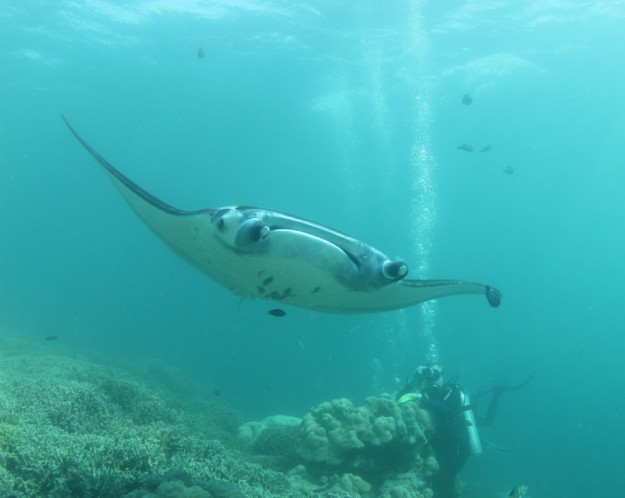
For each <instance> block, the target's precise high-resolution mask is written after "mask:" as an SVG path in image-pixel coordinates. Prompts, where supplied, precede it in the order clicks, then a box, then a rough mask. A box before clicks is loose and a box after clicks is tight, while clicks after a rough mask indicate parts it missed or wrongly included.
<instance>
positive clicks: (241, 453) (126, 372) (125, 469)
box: [0, 339, 437, 498]
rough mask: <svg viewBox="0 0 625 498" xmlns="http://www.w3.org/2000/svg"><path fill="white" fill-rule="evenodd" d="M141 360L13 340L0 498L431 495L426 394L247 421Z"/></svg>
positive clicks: (5, 374)
mask: <svg viewBox="0 0 625 498" xmlns="http://www.w3.org/2000/svg"><path fill="white" fill-rule="evenodd" d="M139 370H140V369H139ZM131 371H135V372H136V371H137V369H136V368H134V369H129V368H122V367H121V366H119V365H118V366H111V364H110V363H106V362H103V361H101V360H100V361H93V360H87V359H85V358H78V357H76V355H75V353H74V354H73V355H72V356H71V357H70V356H68V355H62V354H60V353H59V352H56V353H55V354H50V353H49V352H48V351H44V350H40V349H37V348H36V347H33V345H32V344H25V345H23V346H22V347H20V346H19V344H16V343H15V342H14V341H8V340H7V339H0V498H26V497H39V496H46V497H50V498H57V497H58V498H61V497H63V498H71V497H84V498H91V497H94V498H95V497H98V498H109V497H116V498H118V497H126V498H146V497H148V498H168V497H183V498H184V497H186V498H246V497H249V498H264V497H271V498H287V497H288V498H312V497H319V498H343V497H344V498H359V497H362V498H365V497H366V498H374V497H380V498H403V497H408V496H410V497H414V498H430V497H431V491H430V490H429V488H428V487H427V482H426V480H427V476H428V475H431V473H432V472H435V471H436V467H437V463H436V460H435V459H434V458H433V457H432V456H431V455H429V454H428V453H427V450H426V449H424V443H425V439H426V434H428V431H430V430H431V429H432V426H431V421H430V420H429V417H428V415H427V413H426V412H424V411H423V410H421V409H420V408H419V407H418V405H417V404H416V403H412V402H409V403H404V404H401V405H398V404H397V403H396V402H395V401H394V400H393V399H392V398H391V397H389V396H387V395H383V396H379V397H370V398H367V400H366V402H365V404H364V406H360V407H356V406H354V404H353V403H352V402H351V401H349V400H347V399H338V400H334V401H331V402H326V403H322V404H321V405H319V406H318V407H316V408H314V409H313V410H312V411H311V412H310V413H309V414H307V415H306V416H305V417H304V418H303V419H301V420H300V419H297V418H294V417H285V416H273V417H268V418H266V419H264V420H262V421H260V422H248V423H246V424H241V422H242V417H241V416H240V414H238V413H236V412H234V411H233V410H231V409H229V408H227V407H225V406H222V405H219V404H217V403H215V402H214V400H213V401H206V400H205V399H204V398H202V397H198V396H194V395H192V393H194V392H195V393H197V392H198V391H197V389H196V386H193V387H188V386H187V388H185V387H184V385H183V384H184V379H183V378H182V377H181V376H180V375H178V374H176V373H171V372H167V369H161V368H160V367H156V366H154V365H151V366H150V369H149V375H148V376H147V378H150V379H152V383H151V382H149V381H147V380H146V376H140V375H137V374H136V373H130V372H131ZM155 379H156V380H157V382H156V383H154V382H155Z"/></svg>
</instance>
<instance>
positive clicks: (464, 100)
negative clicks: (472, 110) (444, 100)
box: [462, 93, 473, 105]
mask: <svg viewBox="0 0 625 498" xmlns="http://www.w3.org/2000/svg"><path fill="white" fill-rule="evenodd" d="M471 102H473V97H471V95H469V94H468V93H465V94H464V95H463V96H462V103H463V104H464V105H471Z"/></svg>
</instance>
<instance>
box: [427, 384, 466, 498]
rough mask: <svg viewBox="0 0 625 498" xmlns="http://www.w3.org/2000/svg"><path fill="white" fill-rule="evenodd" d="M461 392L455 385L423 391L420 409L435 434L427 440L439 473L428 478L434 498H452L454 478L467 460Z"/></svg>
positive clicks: (454, 497) (432, 387)
mask: <svg viewBox="0 0 625 498" xmlns="http://www.w3.org/2000/svg"><path fill="white" fill-rule="evenodd" d="M462 393H463V391H462V388H461V387H460V386H458V385H456V384H446V385H444V386H436V385H435V386H431V387H428V388H427V389H425V390H424V392H423V397H422V398H421V402H420V403H421V406H422V407H423V408H425V409H426V410H428V411H429V412H430V413H431V414H432V416H433V417H434V423H435V427H436V433H435V434H434V436H433V437H432V439H431V440H430V444H431V445H432V449H433V450H434V455H435V456H436V460H437V461H438V465H439V470H438V471H437V472H436V473H435V474H434V476H433V478H432V491H434V498H456V497H457V496H458V495H457V493H456V474H458V472H459V471H460V469H462V467H463V466H464V464H465V463H466V461H467V459H468V458H469V457H470V456H471V448H470V445H469V440H468V438H467V427H466V420H465V418H464V415H463V410H464V408H463V406H462V399H461V396H462Z"/></svg>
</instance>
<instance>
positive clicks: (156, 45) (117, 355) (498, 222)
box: [0, 0, 625, 498]
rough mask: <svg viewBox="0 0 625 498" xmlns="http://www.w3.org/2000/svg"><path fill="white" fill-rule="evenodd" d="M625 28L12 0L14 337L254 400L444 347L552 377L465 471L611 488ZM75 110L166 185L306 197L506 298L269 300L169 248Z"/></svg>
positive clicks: (401, 371) (7, 94)
mask: <svg viewBox="0 0 625 498" xmlns="http://www.w3.org/2000/svg"><path fill="white" fill-rule="evenodd" d="M624 22H625V2H622V1H597V2H576V1H558V2H545V1H526V2H513V3H511V2H504V1H497V0H495V1H486V0H484V1H470V0H469V1H456V0H450V1H446V2H433V1H399V0H398V1H396V2H374V1H362V2H361V1H358V2H356V1H354V2H348V1H340V2H339V1H319V2H309V3H305V2H289V1H277V0H274V1H254V0H221V1H193V0H176V1H174V0H145V1H119V2H117V1H105V0H86V1H62V2H41V1H34V0H24V1H20V2H4V3H3V4H2V6H0V334H1V335H2V336H3V337H5V338H6V337H12V338H17V339H19V340H23V341H27V342H32V344H33V345H34V346H33V347H35V345H36V348H37V350H38V351H40V348H41V347H44V348H47V349H48V350H50V352H54V351H55V350H58V351H59V354H61V353H63V354H68V352H69V353H71V352H85V351H89V352H91V353H97V354H98V355H101V356H102V357H110V358H114V359H116V360H119V361H124V362H127V363H129V364H132V363H136V364H140V363H143V362H146V361H158V362H160V363H162V364H164V365H167V366H168V367H171V368H175V369H179V370H180V371H182V372H184V374H185V375H187V376H189V378H191V379H193V380H194V382H196V383H197V386H201V389H202V390H204V391H203V392H205V393H206V396H207V397H210V396H213V397H219V399H220V402H223V403H225V404H227V405H228V406H230V407H233V409H236V410H237V411H239V412H240V413H241V414H243V416H244V418H245V419H248V420H255V419H261V418H263V417H266V416H268V415H273V414H285V415H294V416H299V417H301V416H302V415H303V414H304V413H306V412H307V411H308V410H309V409H310V408H311V407H312V406H314V405H317V404H319V403H321V402H323V401H326V400H331V399H334V398H338V397H347V398H350V399H352V400H355V402H359V401H361V400H363V399H364V398H365V397H366V396H369V395H378V394H380V393H383V392H389V393H392V392H395V391H396V390H397V389H399V388H400V387H401V386H402V385H403V383H404V381H405V379H406V378H407V377H408V376H409V375H410V374H411V373H412V371H413V370H414V368H415V367H416V366H418V365H419V364H421V363H423V362H425V361H427V360H428V359H433V358H436V359H438V360H439V361H440V363H441V364H442V365H443V367H444V369H445V373H446V376H447V377H448V378H451V377H453V376H455V375H459V376H460V377H459V380H458V382H459V383H461V384H462V385H463V386H465V387H467V389H469V391H470V390H476V389H479V388H481V387H484V386H487V385H489V383H492V382H510V383H517V382H520V381H521V380H522V379H524V378H526V377H527V376H528V375H529V374H530V373H531V372H535V376H534V378H533V380H532V381H531V382H530V383H529V384H528V385H527V386H526V387H525V388H524V389H522V390H520V391H518V392H515V393H511V394H510V395H509V396H506V397H505V398H503V399H502V402H501V405H500V408H499V411H498V413H497V420H496V423H495V425H494V426H493V427H491V428H488V429H484V430H483V431H482V435H483V436H484V437H485V438H487V439H488V440H491V441H493V442H494V443H496V444H498V445H500V446H503V447H505V448H507V449H509V450H511V452H509V453H508V452H506V453H501V452H498V451H494V450H492V449H490V448H488V447H486V449H485V452H484V453H483V454H482V455H480V456H479V457H475V458H472V459H471V460H470V461H469V463H468V464H467V466H466V468H465V469H464V470H463V471H462V474H461V475H462V478H463V480H464V481H465V482H468V483H477V484H479V485H482V486H485V487H486V486H487V487H489V488H492V489H496V490H499V491H507V490H509V489H511V488H512V487H513V486H515V485H518V484H521V483H524V484H527V485H529V487H530V494H531V496H532V498H539V497H541V496H545V497H547V496H552V497H553V496H562V497H564V496H566V497H567V498H578V497H579V498H582V497H588V496H618V495H620V494H621V493H622V489H623V485H624V483H625V482H624V478H623V456H624V455H625V423H624V417H625V396H623V391H622V387H623V380H624V379H625V377H624V375H625V374H624V373H623V367H622V364H623V357H624V354H625V338H624V335H623V332H624V331H625V309H624V307H623V295H624V293H623V282H624V281H625V258H624V257H623V255H624V254H625V195H623V191H624V188H623V187H624V186H625V160H624V156H623V137H624V136H625V99H624V98H623V88H624V84H625V63H624V61H623V55H622V47H623V46H624V45H625V32H623V29H622V26H623V23H624ZM200 48H201V52H199V49H200ZM200 55H201V56H200ZM465 95H467V96H469V97H470V98H465V99H463V96H465ZM61 114H65V115H66V116H67V118H68V119H69V120H70V122H71V123H72V124H73V126H74V127H76V129H77V130H78V132H79V133H81V134H82V136H83V137H84V138H85V139H86V140H88V141H89V142H90V143H91V144H92V145H93V146H94V147H95V148H96V150H98V151H99V152H100V153H101V154H102V155H103V156H104V157H105V158H107V159H108V160H109V161H110V162H111V163H112V164H113V165H114V166H116V167H117V168H118V169H119V170H120V171H122V172H123V173H124V174H127V175H128V176H129V177H130V178H132V179H133V180H134V181H136V182H137V183H138V184H140V185H141V186H142V187H144V188H145V189H146V190H148V191H149V192H151V193H153V194H154V195H156V196H157V197H159V198H160V199H162V200H163V201H165V202H167V203H169V204H171V205H173V206H176V207H178V208H180V209H189V210H194V209H201V208H204V207H219V206H224V205H232V204H243V205H252V206H260V207H264V208H268V209H274V210H277V211H281V212H287V213H293V214H296V215H298V216H301V217H303V218H307V219H310V220H314V221H316V222H319V223H322V224H324V225H328V226H331V227H333V228H336V229H339V230H341V231H344V232H346V233H348V234H350V235H352V236H354V237H357V238H359V239H361V240H364V241H366V242H368V243H370V244H372V245H373V246H375V247H377V248H378V249H380V250H381V251H383V252H384V253H386V254H387V255H389V256H390V257H391V258H395V257H399V258H402V259H404V260H405V261H406V262H407V263H408V265H409V267H410V269H411V276H413V277H415V278H431V279H436V278H450V279H463V280H471V281H477V282H484V283H487V284H490V285H493V286H495V287H497V288H498V289H500V290H501V291H502V293H503V301H502V304H501V306H500V307H499V308H498V309H492V308H490V307H489V306H488V304H487V303H486V300H485V299H484V298H483V297H481V296H460V297H452V298H446V299H441V300H439V301H436V302H428V303H426V304H423V305H420V306H415V307H412V308H409V309H406V310H402V311H397V312H391V313H382V314H365V315H351V316H340V315H325V314H320V313H315V312H311V311H306V310H301V309H294V308H288V307H285V308H284V309H285V311H286V316H284V317H274V316H271V315H270V314H268V311H269V310H270V309H272V308H274V307H275V306H276V304H275V303H272V302H270V301H259V300H256V301H249V300H243V301H240V299H239V298H238V297H236V296H234V295H232V294H230V293H229V292H228V291H227V290H225V289H224V288H222V287H220V286H218V285H217V284H216V283H214V282H213V281H211V280H209V279H207V278H206V277H205V276H204V275H202V274H201V273H200V272H198V271H197V270H195V269H194V268H192V267H191V266H189V265H188V264H186V263H185V262H184V261H182V260H181V259H179V258H178V257H177V256H176V255H175V254H174V253H173V252H171V251H170V250H169V249H168V248H167V247H166V246H165V245H164V244H162V243H161V242H160V241H159V240H158V239H157V238H156V237H155V236H154V235H153V233H152V232H150V231H149V230H148V229H147V228H146V227H145V226H144V225H143V224H142V222H141V221H140V220H139V219H138V218H137V217H136V216H135V214H134V213H132V212H131V211H130V210H129V208H128V206H127V205H126V204H125V203H124V202H123V200H122V199H121V198H120V196H119V194H118V193H117V192H116V191H115V190H114V188H112V186H111V184H110V182H109V181H108V180H107V178H106V177H105V175H103V174H102V172H101V171H100V168H99V166H98V165H97V164H96V163H95V162H94V161H93V159H92V158H91V157H89V155H88V154H87V153H86V152H85V151H84V150H83V149H82V148H81V147H80V146H79V145H78V144H77V143H76V141H75V139H74V138H73V137H72V136H71V134H70V133H69V131H68V130H67V128H66V126H65V125H64V123H63V121H62V119H61ZM463 144H471V145H472V147H473V150H472V151H467V150H464V149H466V148H467V147H462V146H463ZM487 146H490V148H489V147H487ZM459 147H461V148H459ZM483 149H488V150H485V151H483V152H481V151H482V150H483ZM51 336H54V337H58V340H51V341H45V338H50V337H51ZM0 409H1V407H0ZM506 496H507V495H506Z"/></svg>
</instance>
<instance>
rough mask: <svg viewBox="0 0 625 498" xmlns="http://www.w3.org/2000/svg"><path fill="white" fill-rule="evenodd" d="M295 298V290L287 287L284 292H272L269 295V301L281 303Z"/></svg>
mask: <svg viewBox="0 0 625 498" xmlns="http://www.w3.org/2000/svg"><path fill="white" fill-rule="evenodd" d="M293 296H295V294H293V289H292V288H291V287H287V288H286V289H284V290H283V291H282V292H278V291H272V292H271V293H270V294H269V295H268V297H269V299H275V300H276V301H281V300H282V299H286V298H287V297H293Z"/></svg>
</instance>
